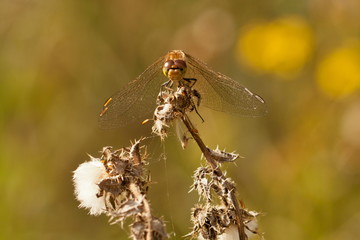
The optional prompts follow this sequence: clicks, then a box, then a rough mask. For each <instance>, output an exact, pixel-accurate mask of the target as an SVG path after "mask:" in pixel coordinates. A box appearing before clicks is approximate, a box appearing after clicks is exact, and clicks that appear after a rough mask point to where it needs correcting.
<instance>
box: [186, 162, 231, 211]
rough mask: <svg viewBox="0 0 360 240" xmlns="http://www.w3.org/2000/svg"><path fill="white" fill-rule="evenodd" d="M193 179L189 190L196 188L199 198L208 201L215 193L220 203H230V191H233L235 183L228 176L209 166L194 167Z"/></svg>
mask: <svg viewBox="0 0 360 240" xmlns="http://www.w3.org/2000/svg"><path fill="white" fill-rule="evenodd" d="M193 179H194V183H193V185H192V189H191V190H197V192H198V194H199V196H200V198H203V199H206V200H207V201H209V202H210V201H212V200H213V195H214V193H215V195H216V196H217V197H218V198H219V199H220V200H221V201H222V204H224V205H229V204H231V202H232V200H231V196H230V193H231V192H233V191H235V183H234V182H233V181H232V180H231V179H230V178H225V177H224V176H223V175H219V174H217V171H216V170H213V169H212V168H210V167H200V168H198V169H196V171H195V173H194V175H193Z"/></svg>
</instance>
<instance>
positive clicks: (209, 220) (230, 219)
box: [187, 204, 261, 240]
mask: <svg viewBox="0 0 360 240" xmlns="http://www.w3.org/2000/svg"><path fill="white" fill-rule="evenodd" d="M258 215H259V214H258V213H257V212H254V211H248V210H246V209H243V211H242V221H243V226H244V232H245V235H246V239H248V238H250V237H251V236H253V235H259V236H261V234H260V233H259V232H258V230H257V226H258V225H257V218H256V217H257V216H258ZM191 221H192V222H193V230H192V232H191V233H189V234H188V235H187V236H191V237H192V238H198V239H210V240H228V239H239V231H238V227H239V223H238V222H237V221H238V220H237V218H236V211H235V209H234V208H233V207H226V206H213V205H210V204H206V205H198V206H196V207H195V208H193V209H192V216H191Z"/></svg>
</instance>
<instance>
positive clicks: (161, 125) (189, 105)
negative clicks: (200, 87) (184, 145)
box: [152, 82, 200, 140]
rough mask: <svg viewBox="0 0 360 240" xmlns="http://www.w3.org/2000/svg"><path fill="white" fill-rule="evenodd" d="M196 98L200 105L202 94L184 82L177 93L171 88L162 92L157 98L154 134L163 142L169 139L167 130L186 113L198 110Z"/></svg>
mask: <svg viewBox="0 0 360 240" xmlns="http://www.w3.org/2000/svg"><path fill="white" fill-rule="evenodd" d="M194 98H197V99H198V104H199V103H200V94H199V93H198V92H197V91H196V90H194V89H192V88H191V86H189V84H186V82H184V83H183V84H182V85H181V86H178V87H177V89H176V91H175V90H173V89H171V88H165V90H161V92H160V93H159V95H158V98H157V107H156V109H155V112H154V125H153V127H152V131H153V133H155V134H156V135H158V136H160V138H161V139H162V140H164V138H165V137H167V128H169V127H170V125H171V124H172V123H173V122H174V120H176V119H180V118H182V117H183V116H184V114H185V113H187V112H191V111H193V110H194V109H196V106H195V103H194V100H193V99H194ZM181 138H182V137H181Z"/></svg>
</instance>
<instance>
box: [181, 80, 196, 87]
mask: <svg viewBox="0 0 360 240" xmlns="http://www.w3.org/2000/svg"><path fill="white" fill-rule="evenodd" d="M183 79H184V80H185V81H186V82H188V83H189V84H190V85H189V87H193V86H194V85H195V83H196V81H197V79H196V78H183Z"/></svg>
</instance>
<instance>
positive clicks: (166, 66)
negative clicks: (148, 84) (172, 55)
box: [163, 60, 175, 76]
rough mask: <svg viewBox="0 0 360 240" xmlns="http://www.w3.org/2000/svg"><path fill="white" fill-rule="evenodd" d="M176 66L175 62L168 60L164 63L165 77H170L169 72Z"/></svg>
mask: <svg viewBox="0 0 360 240" xmlns="http://www.w3.org/2000/svg"><path fill="white" fill-rule="evenodd" d="M174 65H175V63H174V61H173V60H167V61H166V62H165V63H164V67H163V73H164V75H165V76H168V72H169V70H170V69H171V68H172V67H173V66H174Z"/></svg>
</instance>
